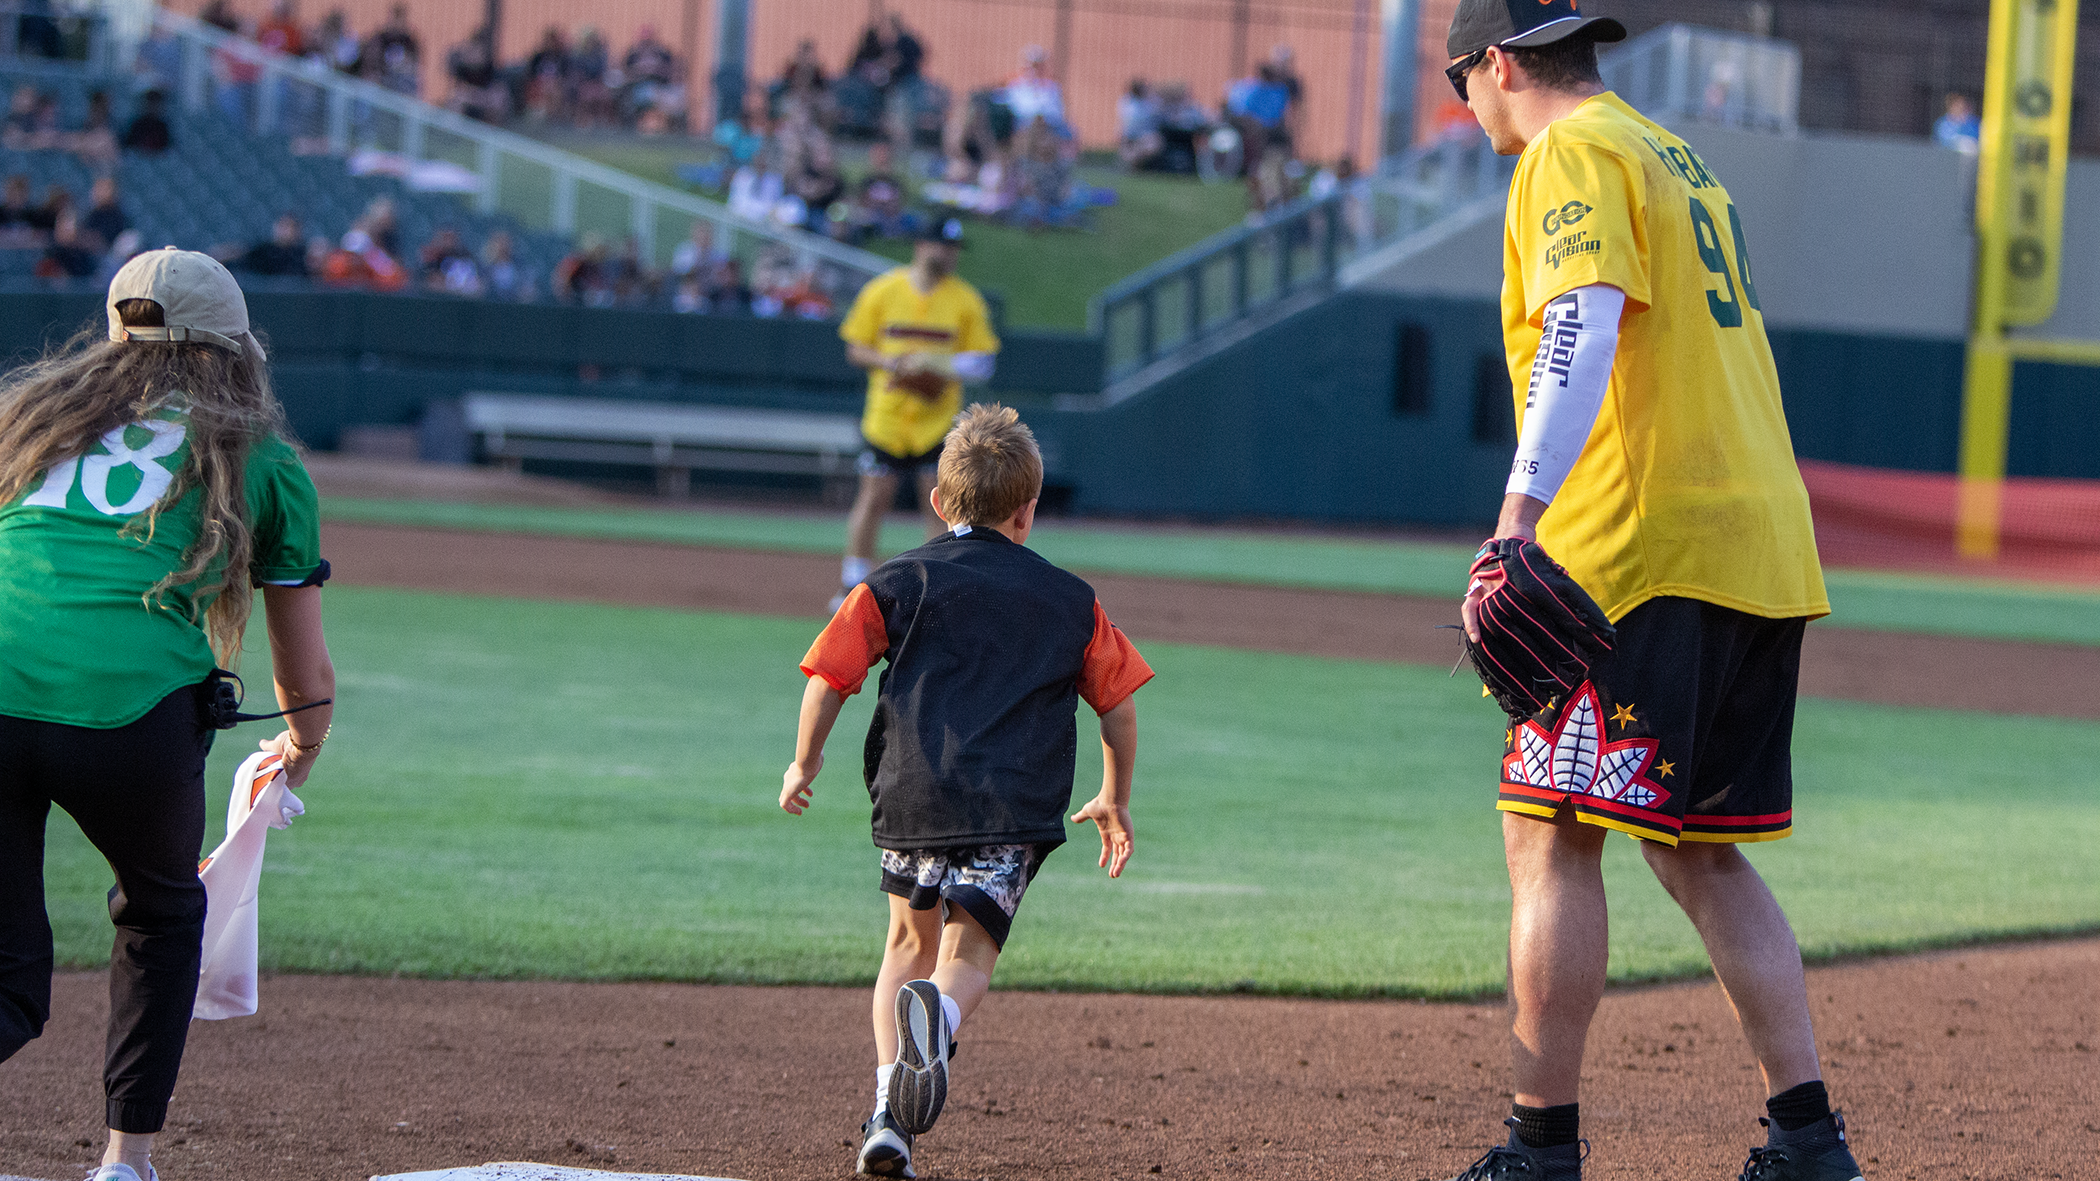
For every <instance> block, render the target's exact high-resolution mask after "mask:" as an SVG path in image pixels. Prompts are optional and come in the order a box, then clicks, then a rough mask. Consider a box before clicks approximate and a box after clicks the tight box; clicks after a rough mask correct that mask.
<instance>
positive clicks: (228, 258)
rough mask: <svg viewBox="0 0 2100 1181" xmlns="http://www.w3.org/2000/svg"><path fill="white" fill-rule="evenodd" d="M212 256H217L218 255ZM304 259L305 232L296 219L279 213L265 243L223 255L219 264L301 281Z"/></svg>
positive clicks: (305, 272)
mask: <svg viewBox="0 0 2100 1181" xmlns="http://www.w3.org/2000/svg"><path fill="white" fill-rule="evenodd" d="M213 254H214V255H215V256H219V255H221V252H219V251H213ZM306 256H307V247H306V242H305V228H304V227H303V226H301V225H300V224H299V217H298V215H297V214H294V213H280V214H278V215H277V220H276V221H275V222H273V223H271V225H270V236H269V237H268V238H267V239H265V240H263V241H261V242H257V243H255V244H254V245H252V246H249V247H248V248H247V249H246V250H243V251H240V252H238V253H234V252H232V251H227V252H225V253H224V256H221V257H220V261H222V262H224V263H225V264H226V265H227V266H229V267H232V268H235V269H237V270H243V271H247V272H248V273H249V274H253V275H267V276H271V277H273V278H275V277H284V278H297V279H304V278H306V277H307V275H308V274H309V273H310V272H309V270H308V267H307V257H306Z"/></svg>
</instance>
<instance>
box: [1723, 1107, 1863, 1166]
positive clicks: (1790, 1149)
mask: <svg viewBox="0 0 2100 1181" xmlns="http://www.w3.org/2000/svg"><path fill="white" fill-rule="evenodd" d="M1757 1122H1758V1123H1761V1124H1763V1125H1764V1126H1765V1127H1767V1128H1769V1129H1771V1131H1770V1133H1769V1136H1770V1139H1769V1140H1768V1141H1767V1142H1766V1144H1765V1146H1764V1147H1763V1148H1753V1149H1751V1150H1750V1159H1749V1160H1748V1161H1746V1162H1744V1164H1743V1175H1742V1177H1741V1179H1740V1181H1864V1178H1863V1176H1862V1175H1861V1173H1860V1171H1859V1162H1858V1161H1856V1160H1854V1159H1852V1146H1851V1145H1850V1144H1848V1143H1846V1141H1845V1117H1844V1116H1843V1115H1840V1114H1839V1113H1837V1112H1834V1111H1833V1112H1831V1113H1830V1118H1828V1119H1822V1120H1817V1121H1816V1122H1815V1123H1812V1124H1810V1125H1808V1126H1807V1127H1805V1128H1796V1129H1794V1130H1793V1131H1791V1132H1786V1131H1781V1130H1780V1128H1779V1127H1778V1125H1776V1124H1774V1123H1773V1122H1772V1121H1771V1120H1768V1119H1765V1118H1764V1117H1762V1116H1760V1117H1758V1121H1757Z"/></svg>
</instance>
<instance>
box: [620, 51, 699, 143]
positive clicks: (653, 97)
mask: <svg viewBox="0 0 2100 1181" xmlns="http://www.w3.org/2000/svg"><path fill="white" fill-rule="evenodd" d="M620 73H621V75H622V77H623V78H624V80H625V84H624V86H623V88H622V93H621V95H620V112H621V116H622V118H623V119H624V120H625V121H626V122H628V123H630V124H632V125H633V126H634V128H635V130H637V131H639V132H641V133H642V134H644V135H661V134H663V133H664V132H666V131H668V130H670V126H671V117H672V115H673V114H674V109H673V108H676V110H675V113H676V114H678V115H681V116H682V115H683V114H684V108H685V88H684V87H682V86H680V85H679V84H678V55H677V54H675V53H672V52H671V49H670V47H669V46H667V45H665V44H664V43H663V42H662V41H659V40H658V39H657V36H656V26H655V25H643V26H642V27H641V28H640V29H637V30H636V31H635V35H634V45H633V47H632V48H630V49H628V51H627V56H626V57H625V58H623V59H622V60H621V62H620Z"/></svg>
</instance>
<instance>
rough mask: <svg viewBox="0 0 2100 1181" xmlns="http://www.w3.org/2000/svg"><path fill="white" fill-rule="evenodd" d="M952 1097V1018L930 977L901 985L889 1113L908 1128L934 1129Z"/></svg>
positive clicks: (922, 1132) (919, 1132) (917, 1130)
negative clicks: (943, 1008) (946, 1014)
mask: <svg viewBox="0 0 2100 1181" xmlns="http://www.w3.org/2000/svg"><path fill="white" fill-rule="evenodd" d="M947 1102H948V1022H947V1019H946V1018H945V1017H943V1016H942V1015H941V992H940V989H938V988H935V987H934V986H933V982H932V981H930V980H914V981H912V982H911V983H909V984H907V985H905V986H904V987H903V988H900V989H898V990H897V1069H896V1070H895V1071H893V1072H891V1074H890V1116H891V1117H892V1118H893V1119H895V1120H896V1121H897V1124H898V1126H900V1127H902V1128H903V1129H904V1130H905V1131H906V1132H907V1133H909V1134H911V1135H913V1136H922V1135H925V1134H926V1133H927V1132H929V1131H932V1130H933V1123H934V1121H935V1120H937V1119H939V1118H941V1107H942V1105H943V1104H945V1103H947Z"/></svg>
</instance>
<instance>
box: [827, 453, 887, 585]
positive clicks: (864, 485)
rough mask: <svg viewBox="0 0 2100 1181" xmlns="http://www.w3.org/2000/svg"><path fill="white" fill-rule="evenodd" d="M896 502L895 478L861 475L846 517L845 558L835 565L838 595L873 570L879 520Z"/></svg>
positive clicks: (885, 474)
mask: <svg viewBox="0 0 2100 1181" xmlns="http://www.w3.org/2000/svg"><path fill="white" fill-rule="evenodd" d="M896 499H897V477H895V476H893V475H890V474H889V473H887V472H884V473H881V474H869V473H863V474H862V475H861V477H860V491H859V492H857V493H855V494H854V497H853V509H852V511H851V512H849V513H847V514H846V558H845V561H843V562H842V563H840V565H839V585H840V587H841V588H843V589H842V591H841V594H843V593H844V591H846V590H851V589H853V586H854V584H856V583H858V582H859V581H860V580H861V579H863V578H866V577H867V576H868V571H870V570H872V569H874V568H875V547H876V545H877V543H878V542H879V541H880V539H881V537H882V518H883V515H884V514H886V513H888V512H889V511H890V505H891V504H892V503H894V502H895V501H896Z"/></svg>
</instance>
